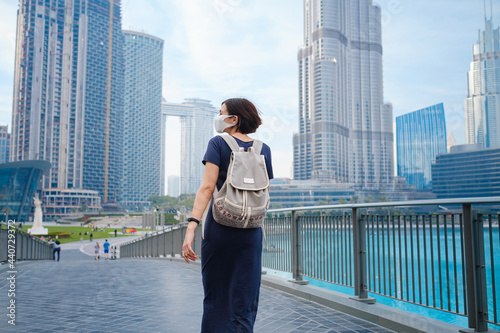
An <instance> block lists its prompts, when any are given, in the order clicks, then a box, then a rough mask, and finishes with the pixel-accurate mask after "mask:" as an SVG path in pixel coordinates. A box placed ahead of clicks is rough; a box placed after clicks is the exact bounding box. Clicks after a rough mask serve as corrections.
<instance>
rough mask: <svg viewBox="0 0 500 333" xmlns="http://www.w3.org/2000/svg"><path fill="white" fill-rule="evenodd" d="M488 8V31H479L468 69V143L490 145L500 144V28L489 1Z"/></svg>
mask: <svg viewBox="0 0 500 333" xmlns="http://www.w3.org/2000/svg"><path fill="white" fill-rule="evenodd" d="M484 8H485V10H484V12H485V15H484V16H485V17H484V31H481V30H479V32H478V41H477V44H474V45H473V47H472V58H473V60H472V62H471V63H470V70H469V72H468V73H467V98H466V99H465V131H466V140H467V143H469V144H479V145H481V146H482V147H483V148H488V147H499V146H500V56H499V54H500V29H499V28H498V27H497V29H495V30H494V29H493V18H492V17H490V19H488V18H487V17H486V9H487V6H486V1H485V3H484ZM490 10H491V13H493V8H492V3H491V1H490Z"/></svg>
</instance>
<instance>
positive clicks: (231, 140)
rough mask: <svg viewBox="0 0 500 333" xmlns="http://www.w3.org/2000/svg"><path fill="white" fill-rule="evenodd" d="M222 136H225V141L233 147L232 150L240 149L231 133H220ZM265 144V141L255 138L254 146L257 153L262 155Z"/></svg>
mask: <svg viewBox="0 0 500 333" xmlns="http://www.w3.org/2000/svg"><path fill="white" fill-rule="evenodd" d="M220 137H221V138H223V139H224V141H226V143H227V145H228V146H229V148H231V150H232V151H239V150H240V146H239V145H238V142H236V139H235V138H233V137H232V136H231V135H220ZM263 144H264V143H263V142H262V141H260V140H253V145H252V148H253V151H254V153H255V154H257V155H260V152H261V151H262V146H263Z"/></svg>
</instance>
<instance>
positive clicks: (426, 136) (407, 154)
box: [396, 103, 447, 189]
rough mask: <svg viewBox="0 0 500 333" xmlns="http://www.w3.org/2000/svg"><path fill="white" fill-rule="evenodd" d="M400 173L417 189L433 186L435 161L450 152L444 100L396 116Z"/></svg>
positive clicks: (399, 174)
mask: <svg viewBox="0 0 500 333" xmlns="http://www.w3.org/2000/svg"><path fill="white" fill-rule="evenodd" d="M396 149H397V160H398V176H403V177H405V178H406V181H407V182H408V184H412V185H415V186H416V188H417V189H430V188H432V172H431V171H432V170H431V169H432V163H433V162H434V160H435V158H436V156H437V155H439V154H445V153H446V152H447V145H446V122H445V117H444V108H443V103H441V104H436V105H433V106H429V107H427V108H424V109H421V110H417V111H414V112H410V113H407V114H404V115H402V116H399V117H396Z"/></svg>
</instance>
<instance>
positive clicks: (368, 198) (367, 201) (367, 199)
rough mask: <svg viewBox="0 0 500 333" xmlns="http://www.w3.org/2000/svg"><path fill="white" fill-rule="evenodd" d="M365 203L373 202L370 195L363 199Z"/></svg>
mask: <svg viewBox="0 0 500 333" xmlns="http://www.w3.org/2000/svg"><path fill="white" fill-rule="evenodd" d="M365 202H366V203H370V202H373V197H372V196H371V195H369V196H368V197H367V198H366V199H365Z"/></svg>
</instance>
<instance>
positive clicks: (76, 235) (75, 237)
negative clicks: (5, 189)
mask: <svg viewBox="0 0 500 333" xmlns="http://www.w3.org/2000/svg"><path fill="white" fill-rule="evenodd" d="M30 228H31V226H26V225H23V230H24V231H26V232H28V229H30ZM44 228H47V229H49V233H51V232H67V233H69V234H70V235H71V237H70V238H62V237H59V241H61V243H63V244H64V243H69V242H76V241H80V237H83V240H86V241H89V239H90V234H91V233H92V235H93V236H92V237H93V239H96V238H114V237H115V236H114V231H115V229H116V230H117V236H118V237H125V236H131V235H134V234H126V235H122V232H121V231H122V229H121V228H104V231H101V228H97V230H96V231H92V228H88V227H70V226H61V227H47V226H44ZM140 230H142V229H137V231H140ZM71 232H73V234H71ZM85 232H88V235H85ZM110 232H111V233H112V234H110ZM80 233H82V235H81V236H80ZM38 237H40V236H38ZM44 237H45V238H47V237H46V236H44ZM52 238H55V237H52Z"/></svg>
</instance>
